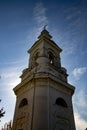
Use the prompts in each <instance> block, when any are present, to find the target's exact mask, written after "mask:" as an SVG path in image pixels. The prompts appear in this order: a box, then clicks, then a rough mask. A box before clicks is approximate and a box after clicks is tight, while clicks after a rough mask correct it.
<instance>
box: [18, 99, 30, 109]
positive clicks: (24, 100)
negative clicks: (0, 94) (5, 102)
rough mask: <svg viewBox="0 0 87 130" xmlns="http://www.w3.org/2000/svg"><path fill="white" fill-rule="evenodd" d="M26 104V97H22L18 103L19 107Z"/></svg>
mask: <svg viewBox="0 0 87 130" xmlns="http://www.w3.org/2000/svg"><path fill="white" fill-rule="evenodd" d="M27 104H28V101H27V99H26V98H24V99H22V100H21V102H20V104H19V108H21V107H24V106H26V105H27Z"/></svg>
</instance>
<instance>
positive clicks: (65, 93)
mask: <svg viewBox="0 0 87 130" xmlns="http://www.w3.org/2000/svg"><path fill="white" fill-rule="evenodd" d="M61 52H62V49H61V48H60V47H59V46H58V45H57V44H56V43H55V42H54V41H53V40H52V36H51V35H50V34H49V32H48V31H47V30H46V29H45V28H44V30H43V31H42V32H41V34H40V36H39V37H38V40H37V41H36V42H35V43H34V45H33V46H32V47H31V48H30V49H29V50H28V53H29V54H30V58H29V66H28V68H26V69H25V70H23V73H22V75H21V76H20V77H21V83H19V84H18V85H17V86H16V87H15V88H14V93H15V95H16V107H15V113H14V120H13V128H12V130H75V123H74V115H73V105H72V95H73V93H74V89H75V88H74V86H72V85H70V84H69V83H68V81H67V76H68V74H67V70H66V69H65V68H64V67H62V66H61V59H60V53H61Z"/></svg>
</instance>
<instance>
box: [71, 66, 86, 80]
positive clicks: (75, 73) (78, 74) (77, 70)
mask: <svg viewBox="0 0 87 130" xmlns="http://www.w3.org/2000/svg"><path fill="white" fill-rule="evenodd" d="M86 72H87V67H82V68H75V69H74V70H73V72H72V74H73V76H74V77H75V79H76V80H79V79H80V77H81V76H82V75H83V74H84V73H86Z"/></svg>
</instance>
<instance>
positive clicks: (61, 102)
mask: <svg viewBox="0 0 87 130" xmlns="http://www.w3.org/2000/svg"><path fill="white" fill-rule="evenodd" d="M56 104H57V105H59V106H62V107H67V103H66V102H65V100H64V99H63V98H57V99H56Z"/></svg>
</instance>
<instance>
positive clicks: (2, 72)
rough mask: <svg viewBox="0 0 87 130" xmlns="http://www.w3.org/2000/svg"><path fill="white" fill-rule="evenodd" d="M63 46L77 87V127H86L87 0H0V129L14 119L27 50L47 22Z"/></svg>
mask: <svg viewBox="0 0 87 130" xmlns="http://www.w3.org/2000/svg"><path fill="white" fill-rule="evenodd" d="M46 24H47V25H48V26H47V30H48V31H49V32H50V34H51V35H52V36H53V40H54V41H55V42H56V43H57V44H58V45H59V46H60V47H61V48H62V49H63V52H62V53H61V63H62V66H64V67H65V68H66V69H67V71H68V74H69V77H68V81H69V83H71V84H72V85H74V86H75V87H76V90H75V94H74V96H73V105H74V115H75V120H76V128H77V130H84V129H85V128H86V127H87V36H86V35H87V0H48V1H46V0H32V1H30V0H0V76H1V78H0V99H2V102H1V103H0V106H3V107H4V109H5V111H6V114H5V116H4V117H3V118H2V119H1V120H2V121H1V122H0V128H1V127H2V126H3V124H4V123H5V122H8V121H10V120H12V119H13V113H14V108H15V95H14V93H13V90H12V89H13V88H14V87H15V86H16V85H17V84H18V83H19V82H20V78H19V76H20V75H21V73H22V70H23V69H25V68H27V67H28V59H29V55H28V53H27V50H28V49H29V48H30V47H31V46H32V45H33V44H34V42H35V41H36V40H37V37H38V35H39V34H40V32H41V30H42V28H43V26H44V25H46Z"/></svg>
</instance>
